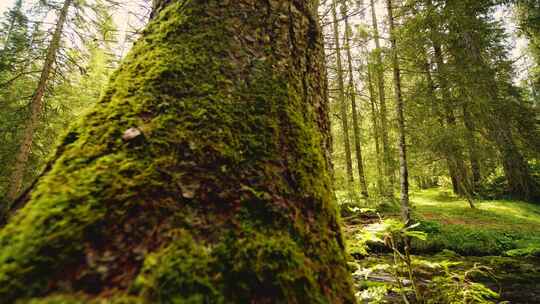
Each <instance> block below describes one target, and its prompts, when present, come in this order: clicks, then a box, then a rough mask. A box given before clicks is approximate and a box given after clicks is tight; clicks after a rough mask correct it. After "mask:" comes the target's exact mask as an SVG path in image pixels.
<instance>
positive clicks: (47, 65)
mask: <svg viewBox="0 0 540 304" xmlns="http://www.w3.org/2000/svg"><path fill="white" fill-rule="evenodd" d="M72 3H73V0H66V1H65V2H64V4H63V6H62V9H61V10H60V12H59V15H58V21H57V22H56V28H55V31H54V33H53V36H52V39H51V42H50V44H49V47H48V49H47V55H46V57H45V62H44V63H43V69H42V70H41V75H40V78H39V82H38V86H37V88H36V91H35V92H34V95H33V96H32V99H31V101H30V118H29V119H28V122H27V124H26V126H25V130H24V133H23V139H22V141H21V146H20V148H19V152H18V153H17V155H16V156H15V163H14V165H13V172H12V173H11V178H10V184H9V186H8V192H7V194H6V200H7V202H8V204H10V203H11V202H13V200H14V199H15V198H16V197H17V195H18V194H19V192H20V191H21V188H22V185H23V178H24V174H25V171H26V167H27V163H28V157H29V156H30V153H31V149H32V144H33V139H34V133H35V130H36V128H37V126H38V123H39V120H40V118H41V115H42V113H43V106H44V105H43V96H44V95H45V90H46V89H47V86H48V84H49V79H50V76H51V73H52V70H53V66H54V63H55V61H56V55H57V53H58V49H59V48H60V40H61V38H62V32H63V29H64V25H65V23H66V19H67V15H68V11H69V8H70V7H71V4H72ZM8 207H9V206H8Z"/></svg>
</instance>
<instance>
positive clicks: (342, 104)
mask: <svg viewBox="0 0 540 304" xmlns="http://www.w3.org/2000/svg"><path fill="white" fill-rule="evenodd" d="M337 5H338V0H332V4H331V6H332V26H333V30H334V49H335V53H336V76H337V85H338V101H339V108H340V120H341V127H342V134H343V143H344V144H343V145H344V146H345V165H346V169H347V181H348V183H349V186H352V183H353V182H354V176H353V167H352V153H351V142H350V139H349V118H348V115H349V114H348V112H349V111H348V107H347V99H346V97H345V81H344V79H343V64H342V62H341V42H340V35H339V19H338V15H337Z"/></svg>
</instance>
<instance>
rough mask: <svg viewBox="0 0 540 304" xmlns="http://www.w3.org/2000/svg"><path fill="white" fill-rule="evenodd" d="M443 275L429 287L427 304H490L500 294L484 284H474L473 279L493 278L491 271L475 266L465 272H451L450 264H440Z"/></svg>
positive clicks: (433, 280)
mask: <svg viewBox="0 0 540 304" xmlns="http://www.w3.org/2000/svg"><path fill="white" fill-rule="evenodd" d="M440 265H441V266H442V269H443V274H442V275H440V276H436V277H434V278H433V279H432V280H431V282H430V284H429V286H428V290H430V297H429V300H428V301H427V302H426V303H427V304H458V303H463V304H490V303H494V302H493V299H496V298H498V297H499V294H498V293H496V292H494V291H493V290H491V289H489V288H487V287H486V286H485V285H484V284H481V283H477V282H474V281H473V280H472V278H473V277H475V276H478V275H481V276H489V277H493V274H492V273H491V269H490V268H488V267H485V266H480V265H478V264H475V265H474V267H472V268H471V269H469V270H467V271H465V272H461V273H460V272H454V271H451V270H450V264H447V263H440Z"/></svg>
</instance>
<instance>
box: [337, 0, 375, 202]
mask: <svg viewBox="0 0 540 304" xmlns="http://www.w3.org/2000/svg"><path fill="white" fill-rule="evenodd" d="M341 9H342V10H341V18H342V19H343V20H344V21H345V39H344V40H345V45H344V48H345V52H346V54H347V65H348V68H349V83H348V93H349V98H350V99H351V108H352V123H353V135H354V148H355V152H356V164H357V168H358V181H359V183H360V192H361V194H362V196H364V197H369V192H368V186H367V181H366V174H365V172H364V158H363V156H362V155H363V153H362V139H361V124H362V122H361V117H360V114H359V111H358V107H357V105H356V86H355V84H354V74H353V62H352V53H351V42H350V39H351V37H350V36H351V32H350V31H351V29H350V28H349V16H348V13H349V12H348V8H347V2H346V1H344V2H343V3H342V7H341Z"/></svg>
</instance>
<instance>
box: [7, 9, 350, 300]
mask: <svg viewBox="0 0 540 304" xmlns="http://www.w3.org/2000/svg"><path fill="white" fill-rule="evenodd" d="M312 13H313V8H312V7H311V6H310V5H309V4H308V1H300V0H288V1H283V0H280V1H275V0H267V1H257V0H235V1H228V0H219V1H218V0H191V1H160V2H156V13H155V14H154V16H153V21H152V22H151V23H150V25H149V26H148V27H147V29H146V30H145V31H144V34H143V37H142V38H141V39H140V41H138V42H137V43H136V44H135V46H134V48H133V50H132V52H131V53H130V55H129V56H128V57H127V58H126V59H125V61H124V63H123V64H122V66H121V68H120V69H119V70H118V71H117V72H116V73H115V75H114V76H113V79H111V82H110V87H109V89H108V91H107V93H106V94H105V97H104V98H103V99H102V100H101V101H100V102H99V103H98V105H97V107H96V108H95V109H94V111H92V112H91V113H89V114H88V115H86V117H84V118H83V119H82V120H81V121H79V122H78V123H76V124H75V126H73V127H72V129H71V130H70V132H69V133H68V134H67V135H66V136H65V138H64V140H63V143H62V144H61V146H60V147H59V150H58V153H57V156H56V159H55V161H54V164H53V165H52V167H51V169H50V171H49V172H48V173H47V174H46V175H45V176H44V177H43V178H42V179H41V180H40V181H39V182H38V183H37V185H36V187H35V189H34V190H33V192H32V194H31V199H30V201H29V202H28V203H27V204H26V206H25V207H24V208H23V209H21V210H20V211H18V213H17V214H16V215H15V216H13V217H12V218H11V219H10V221H9V223H8V224H7V226H6V227H4V228H3V229H2V230H1V231H0V248H1V250H0V303H13V302H15V301H17V300H18V301H20V302H21V303H25V302H29V303H92V302H97V301H101V300H102V299H107V300H108V301H110V302H112V303H353V302H354V298H353V295H352V292H351V283H350V279H349V275H348V272H347V268H346V264H345V257H344V250H343V249H344V248H343V243H342V239H341V234H340V231H339V225H338V222H337V218H336V211H335V208H334V202H333V195H332V189H331V181H330V177H329V171H330V167H329V162H328V159H327V157H326V156H325V155H326V153H325V151H326V148H327V147H328V142H329V141H328V136H327V134H328V131H329V128H328V117H327V111H326V107H327V104H326V102H327V100H326V96H325V94H324V92H325V85H324V83H325V82H324V79H323V78H324V66H323V64H324V57H322V54H323V53H322V52H323V51H322V45H321V39H320V38H321V37H320V36H321V34H320V30H319V27H318V25H317V22H316V18H315V17H314V16H313V15H312Z"/></svg>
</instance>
